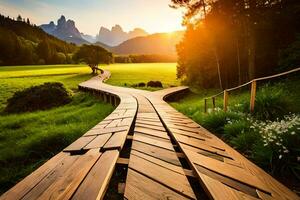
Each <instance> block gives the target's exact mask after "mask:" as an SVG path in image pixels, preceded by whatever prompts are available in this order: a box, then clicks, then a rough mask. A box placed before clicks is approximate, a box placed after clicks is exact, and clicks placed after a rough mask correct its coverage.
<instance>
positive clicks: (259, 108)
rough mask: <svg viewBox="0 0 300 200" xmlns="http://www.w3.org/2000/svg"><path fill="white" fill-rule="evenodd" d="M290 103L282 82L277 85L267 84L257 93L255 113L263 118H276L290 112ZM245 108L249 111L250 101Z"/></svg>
mask: <svg viewBox="0 0 300 200" xmlns="http://www.w3.org/2000/svg"><path fill="white" fill-rule="evenodd" d="M288 105H289V101H288V99H287V94H286V93H285V92H284V89H283V85H282V84H279V85H277V86H276V87H275V86H273V87H271V86H268V85H266V86H264V87H262V89H261V90H260V91H258V93H257V96H256V99H255V107H254V112H253V115H254V116H255V117H256V118H257V119H261V120H275V119H276V118H281V117H282V116H284V115H285V114H287V113H288V110H287V109H286V108H287V106H288ZM245 110H247V111H249V103H247V104H246V106H245Z"/></svg>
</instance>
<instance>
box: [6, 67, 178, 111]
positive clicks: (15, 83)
mask: <svg viewBox="0 0 300 200" xmlns="http://www.w3.org/2000/svg"><path fill="white" fill-rule="evenodd" d="M101 67H102V68H104V69H107V70H109V71H111V73H112V76H111V78H110V79H109V80H108V83H109V84H112V85H118V86H125V84H127V86H128V87H130V86H131V85H132V84H137V83H140V82H145V83H147V82H148V81H150V80H158V81H161V82H162V83H163V86H164V87H168V86H171V85H178V84H179V81H178V80H176V63H149V64H148V63H146V64H145V63H142V64H113V65H108V66H104V67H103V66H101ZM90 72H91V71H90V69H89V67H87V66H85V65H50V66H47V65H43V66H9V67H0V82H1V84H0V110H1V109H3V107H4V106H5V104H6V100H7V99H8V98H9V97H11V96H12V95H13V94H14V92H16V91H17V90H21V89H23V88H26V87H29V86H32V85H39V84H41V83H44V82H49V81H50V82H53V81H59V82H63V83H64V84H65V85H66V86H67V87H68V88H69V89H72V90H76V89H77V85H78V83H80V82H82V81H84V80H87V79H89V78H90V77H91V76H92V75H91V74H90ZM141 89H148V90H155V88H147V87H145V88H141Z"/></svg>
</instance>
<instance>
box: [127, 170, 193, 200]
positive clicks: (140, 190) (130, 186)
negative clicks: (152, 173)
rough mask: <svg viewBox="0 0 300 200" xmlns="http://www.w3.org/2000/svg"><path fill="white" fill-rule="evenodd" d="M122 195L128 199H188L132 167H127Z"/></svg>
mask: <svg viewBox="0 0 300 200" xmlns="http://www.w3.org/2000/svg"><path fill="white" fill-rule="evenodd" d="M124 197H125V198H126V199H128V200H141V199H147V200H157V199H161V200H168V199H174V200H177V199H178V200H185V199H190V198H187V197H185V196H182V195H180V194H179V193H177V192H174V191H173V190H171V189H169V188H167V187H165V186H163V185H161V184H159V183H157V182H156V181H153V180H152V179H149V178H148V177H146V176H144V175H142V174H140V173H137V172H136V171H134V170H132V169H128V173H127V178H126V187H125V194H124Z"/></svg>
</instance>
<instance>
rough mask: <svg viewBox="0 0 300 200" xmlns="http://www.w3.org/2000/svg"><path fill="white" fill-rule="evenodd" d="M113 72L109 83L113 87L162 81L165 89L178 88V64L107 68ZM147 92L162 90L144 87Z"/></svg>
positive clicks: (145, 64)
mask: <svg viewBox="0 0 300 200" xmlns="http://www.w3.org/2000/svg"><path fill="white" fill-rule="evenodd" d="M104 69H107V70H109V71H110V72H111V78H110V79H109V80H108V81H107V83H109V84H111V85H117V86H123V87H132V86H133V85H135V84H138V83H145V84H147V82H148V81H161V82H162V84H163V87H164V88H167V87H170V86H177V85H179V84H180V81H179V80H177V79H176V63H137V64H113V65H108V66H105V67H104ZM139 89H145V90H160V89H161V88H151V87H142V88H139Z"/></svg>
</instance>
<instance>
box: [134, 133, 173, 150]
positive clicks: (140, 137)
mask: <svg viewBox="0 0 300 200" xmlns="http://www.w3.org/2000/svg"><path fill="white" fill-rule="evenodd" d="M133 140H134V141H139V142H143V143H146V144H149V145H153V146H157V147H160V148H164V149H168V150H174V148H173V145H172V143H171V142H168V141H161V140H157V139H153V138H150V137H147V136H144V135H142V134H137V133H136V134H134V136H133Z"/></svg>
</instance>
